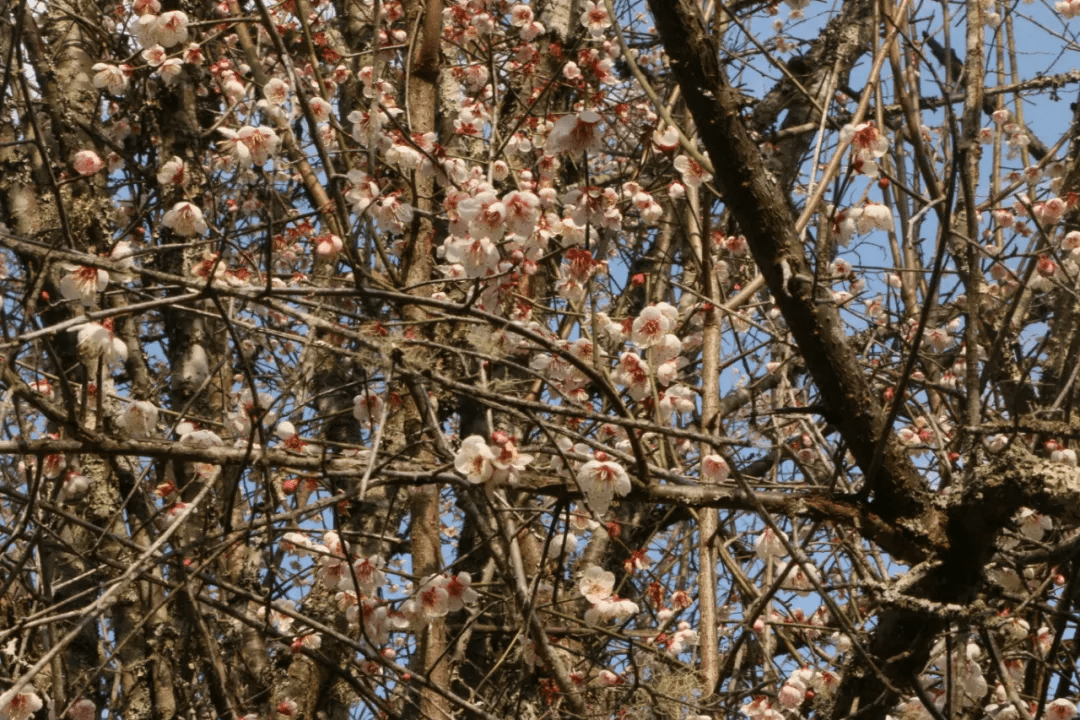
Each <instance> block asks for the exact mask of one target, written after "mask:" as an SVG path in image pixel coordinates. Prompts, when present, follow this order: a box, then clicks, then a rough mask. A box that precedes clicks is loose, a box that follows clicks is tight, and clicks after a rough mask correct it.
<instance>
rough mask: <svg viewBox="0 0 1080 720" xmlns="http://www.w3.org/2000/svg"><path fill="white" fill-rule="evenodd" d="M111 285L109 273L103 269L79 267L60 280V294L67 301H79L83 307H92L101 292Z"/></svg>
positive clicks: (72, 269)
mask: <svg viewBox="0 0 1080 720" xmlns="http://www.w3.org/2000/svg"><path fill="white" fill-rule="evenodd" d="M108 284H109V273H108V272H106V271H105V270H102V269H101V268H93V267H88V266H77V267H73V268H71V271H70V272H69V273H68V274H66V275H64V277H62V278H60V294H61V295H63V296H64V299H66V300H78V301H79V302H80V303H82V305H83V307H90V306H91V305H93V304H94V301H95V300H96V299H97V294H98V293H99V292H104V291H105V288H106V287H107V286H108Z"/></svg>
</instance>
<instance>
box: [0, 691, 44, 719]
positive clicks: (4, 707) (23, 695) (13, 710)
mask: <svg viewBox="0 0 1080 720" xmlns="http://www.w3.org/2000/svg"><path fill="white" fill-rule="evenodd" d="M41 708H42V702H41V698H40V697H38V695H37V693H34V692H25V691H24V692H18V693H15V692H12V691H11V690H8V691H7V692H5V693H4V694H2V695H0V716H3V717H4V718H5V719H6V720H28V718H29V717H30V716H31V715H33V714H34V713H36V712H37V711H38V710H40V709H41Z"/></svg>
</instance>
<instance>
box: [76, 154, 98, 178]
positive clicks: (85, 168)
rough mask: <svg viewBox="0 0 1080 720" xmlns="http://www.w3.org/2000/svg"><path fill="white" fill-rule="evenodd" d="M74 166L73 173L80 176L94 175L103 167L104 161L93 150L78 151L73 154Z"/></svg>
mask: <svg viewBox="0 0 1080 720" xmlns="http://www.w3.org/2000/svg"><path fill="white" fill-rule="evenodd" d="M72 165H74V166H75V172H77V173H79V174H80V175H84V176H86V175H96V174H97V173H98V172H100V171H101V169H102V168H103V167H105V163H104V161H102V159H101V157H100V156H99V155H98V154H97V153H96V152H94V151H93V150H80V151H79V152H77V153H75V160H74V161H73V162H72Z"/></svg>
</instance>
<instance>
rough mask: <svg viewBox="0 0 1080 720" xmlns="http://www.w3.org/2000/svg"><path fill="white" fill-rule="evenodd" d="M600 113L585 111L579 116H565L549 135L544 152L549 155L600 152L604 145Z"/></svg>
mask: <svg viewBox="0 0 1080 720" xmlns="http://www.w3.org/2000/svg"><path fill="white" fill-rule="evenodd" d="M600 120H601V117H600V115H599V113H596V112H594V111H592V110H585V111H583V112H581V113H579V114H577V115H564V116H563V117H561V118H559V121H558V122H557V123H555V127H554V128H553V129H552V130H551V133H550V134H549V135H548V139H547V144H545V145H544V152H546V153H547V154H548V155H558V154H559V153H576V152H581V151H583V150H585V151H589V150H598V149H600V147H601V146H602V145H603V136H602V135H601V133H600Z"/></svg>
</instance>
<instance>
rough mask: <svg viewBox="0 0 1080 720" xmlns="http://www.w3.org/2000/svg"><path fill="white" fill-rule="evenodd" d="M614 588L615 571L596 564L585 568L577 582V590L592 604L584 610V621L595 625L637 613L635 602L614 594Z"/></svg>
mask: <svg viewBox="0 0 1080 720" xmlns="http://www.w3.org/2000/svg"><path fill="white" fill-rule="evenodd" d="M614 589H615V573H612V572H609V571H607V570H604V569H603V568H602V567H599V566H597V565H591V566H589V567H588V568H587V569H586V570H585V573H584V574H583V575H582V576H581V580H580V582H579V583H578V590H579V591H580V592H581V595H582V596H583V597H584V598H585V599H586V600H588V601H589V602H590V603H592V606H591V607H590V608H589V609H588V610H586V611H585V622H586V623H588V624H589V625H597V624H599V623H602V622H614V621H618V620H621V619H624V618H627V617H630V616H632V615H636V614H637V612H638V606H637V604H636V603H634V602H632V601H630V600H625V599H623V598H620V597H619V596H618V595H615V594H614Z"/></svg>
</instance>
